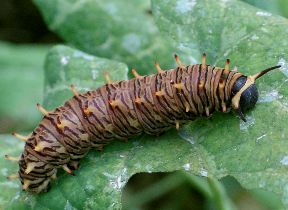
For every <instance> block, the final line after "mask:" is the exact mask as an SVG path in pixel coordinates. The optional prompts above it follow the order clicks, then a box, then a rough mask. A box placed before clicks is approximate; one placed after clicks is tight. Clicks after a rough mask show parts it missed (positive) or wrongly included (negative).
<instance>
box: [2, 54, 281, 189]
mask: <svg viewBox="0 0 288 210" xmlns="http://www.w3.org/2000/svg"><path fill="white" fill-rule="evenodd" d="M175 59H176V62H177V63H178V67H177V68H175V69H171V70H167V71H164V70H162V69H161V68H160V67H159V65H158V64H157V63H156V64H155V66H156V68H157V71H158V73H157V74H154V75H150V76H140V75H139V74H138V73H137V72H136V71H135V70H132V72H133V74H134V75H135V78H133V79H130V80H128V81H120V82H115V83H112V82H111V81H110V80H109V78H107V81H108V83H107V84H106V85H104V86H102V87H100V88H98V89H96V90H92V91H88V92H86V93H82V94H79V93H78V92H77V91H76V90H75V88H74V87H73V86H72V91H73V92H74V97H73V98H71V99H70V100H68V101H66V102H65V104H64V105H63V106H60V107H58V108H56V109H55V110H53V111H49V112H48V111H46V110H45V109H44V108H43V107H42V106H41V105H39V104H38V105H37V106H38V108H39V109H40V111H42V112H43V114H44V117H43V119H42V120H41V122H40V123H39V125H38V127H37V128H36V129H35V130H34V131H33V133H32V134H31V135H30V136H29V137H27V138H26V137H23V136H20V135H19V134H16V133H14V135H15V136H16V137H19V138H21V139H23V140H25V141H26V143H25V147H24V152H23V153H22V155H21V157H20V159H19V160H17V161H18V163H19V172H18V174H17V177H19V178H20V181H21V183H22V189H23V190H29V191H32V192H36V193H40V192H45V191H47V190H48V185H49V183H50V181H51V179H53V178H55V177H56V172H57V169H58V168H61V167H62V168H63V169H64V170H65V171H67V172H68V173H70V174H72V175H73V171H72V170H71V169H77V166H78V163H79V160H80V159H81V158H82V157H83V156H85V155H86V154H87V152H88V151H89V150H90V149H91V148H95V149H98V150H101V149H102V147H103V146H104V145H106V144H107V143H109V142H110V141H112V140H113V139H114V138H117V139H123V140H126V139H128V138H130V137H132V136H137V135H140V134H141V133H143V132H145V133H148V134H151V135H159V134H160V133H162V132H164V131H166V130H168V129H170V128H171V127H175V126H176V128H177V129H178V128H179V126H180V124H183V123H185V122H187V121H190V120H194V119H196V118H197V117H199V116H207V117H209V116H210V115H211V114H212V113H213V112H214V111H220V112H228V111H229V110H231V109H234V110H236V111H237V113H238V114H239V116H240V118H241V119H242V120H245V117H244V115H243V112H245V111H246V110H247V109H250V108H252V107H253V106H254V105H255V104H256V102H257V99H258V92H257V89H256V85H255V80H256V79H257V78H259V77H260V76H262V75H264V74H265V73H267V72H268V71H270V70H273V69H276V68H279V67H280V66H274V67H270V68H268V69H265V70H263V71H261V72H259V73H257V74H255V75H252V76H245V75H243V74H241V73H239V72H237V70H236V71H235V69H234V70H232V71H230V70H229V60H228V59H227V61H226V65H225V68H220V67H215V66H211V65H208V64H206V55H205V54H203V57H202V64H195V65H188V66H185V65H183V63H182V62H181V61H180V59H179V57H178V56H177V55H175ZM6 158H7V159H13V158H12V157H10V156H6Z"/></svg>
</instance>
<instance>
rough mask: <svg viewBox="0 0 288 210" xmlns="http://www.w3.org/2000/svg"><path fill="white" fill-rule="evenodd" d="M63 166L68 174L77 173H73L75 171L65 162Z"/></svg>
mask: <svg viewBox="0 0 288 210" xmlns="http://www.w3.org/2000/svg"><path fill="white" fill-rule="evenodd" d="M62 168H63V169H64V171H66V172H67V173H68V174H70V175H72V176H75V174H74V173H73V171H72V170H71V169H70V168H69V167H68V166H67V165H66V164H65V165H63V166H62Z"/></svg>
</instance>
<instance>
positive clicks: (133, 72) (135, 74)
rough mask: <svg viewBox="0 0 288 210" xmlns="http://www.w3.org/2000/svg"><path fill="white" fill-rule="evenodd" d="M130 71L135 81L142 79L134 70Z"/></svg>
mask: <svg viewBox="0 0 288 210" xmlns="http://www.w3.org/2000/svg"><path fill="white" fill-rule="evenodd" d="M131 71H132V74H133V75H134V77H135V78H136V79H140V78H142V77H143V76H141V75H139V74H138V73H137V71H136V69H132V70H131Z"/></svg>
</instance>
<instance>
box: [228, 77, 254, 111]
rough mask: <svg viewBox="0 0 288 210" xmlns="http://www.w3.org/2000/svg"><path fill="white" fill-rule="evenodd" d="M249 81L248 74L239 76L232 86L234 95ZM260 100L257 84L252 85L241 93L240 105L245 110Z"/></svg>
mask: <svg viewBox="0 0 288 210" xmlns="http://www.w3.org/2000/svg"><path fill="white" fill-rule="evenodd" d="M246 81H247V77H246V76H241V77H240V78H238V79H237V80H236V82H235V84H234V86H233V88H232V97H233V96H235V95H236V93H237V92H239V90H240V89H241V88H242V87H243V86H244V85H245V83H246ZM257 100H258V90H257V87H256V84H252V85H250V86H249V87H248V88H247V89H246V90H244V92H243V93H242V94H241V97H240V101H239V106H240V107H241V110H242V111H243V112H246V111H247V110H249V109H251V108H253V107H254V106H255V104H256V102H257Z"/></svg>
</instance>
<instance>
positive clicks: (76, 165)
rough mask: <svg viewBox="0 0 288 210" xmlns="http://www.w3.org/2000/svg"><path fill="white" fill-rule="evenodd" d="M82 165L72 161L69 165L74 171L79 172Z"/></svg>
mask: <svg viewBox="0 0 288 210" xmlns="http://www.w3.org/2000/svg"><path fill="white" fill-rule="evenodd" d="M79 165H80V163H79V162H78V161H70V162H69V163H67V166H68V168H72V169H73V170H77V169H78V168H79Z"/></svg>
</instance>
